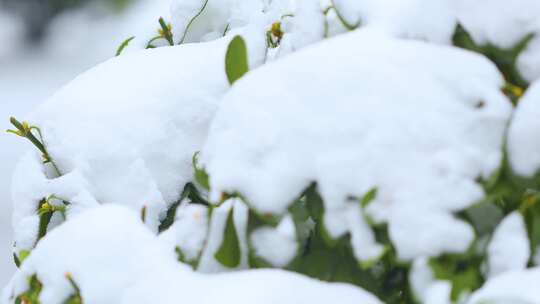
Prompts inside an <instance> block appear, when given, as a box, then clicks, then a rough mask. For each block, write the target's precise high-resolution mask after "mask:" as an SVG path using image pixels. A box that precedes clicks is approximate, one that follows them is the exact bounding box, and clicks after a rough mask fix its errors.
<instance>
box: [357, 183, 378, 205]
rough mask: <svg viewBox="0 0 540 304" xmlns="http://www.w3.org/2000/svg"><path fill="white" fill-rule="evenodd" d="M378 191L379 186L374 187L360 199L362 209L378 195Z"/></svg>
mask: <svg viewBox="0 0 540 304" xmlns="http://www.w3.org/2000/svg"><path fill="white" fill-rule="evenodd" d="M377 191H378V190H377V188H372V189H371V190H369V191H368V192H367V193H366V194H365V195H364V197H362V199H361V200H360V206H361V207H362V209H365V208H366V207H367V206H368V205H369V204H370V203H371V202H372V201H373V200H374V199H375V198H376V197H377Z"/></svg>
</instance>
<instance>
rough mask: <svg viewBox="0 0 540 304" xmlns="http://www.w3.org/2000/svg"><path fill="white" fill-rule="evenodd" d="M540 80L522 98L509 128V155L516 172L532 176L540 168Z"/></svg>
mask: <svg viewBox="0 0 540 304" xmlns="http://www.w3.org/2000/svg"><path fill="white" fill-rule="evenodd" d="M538 117H540V80H539V81H536V82H535V83H533V84H532V85H531V86H530V87H529V89H528V90H527V92H526V93H525V96H523V97H522V98H521V100H520V101H519V104H518V106H517V109H516V111H515V113H514V117H513V119H512V122H511V124H510V129H509V130H508V156H509V159H510V164H511V166H512V169H513V170H514V172H516V173H517V174H519V175H522V176H525V177H532V176H533V175H534V174H536V173H537V172H538V171H539V170H540V120H539V119H538Z"/></svg>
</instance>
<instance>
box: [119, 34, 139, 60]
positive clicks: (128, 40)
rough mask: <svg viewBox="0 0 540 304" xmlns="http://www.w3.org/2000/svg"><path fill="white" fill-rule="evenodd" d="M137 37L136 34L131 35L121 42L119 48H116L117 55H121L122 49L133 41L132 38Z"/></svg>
mask: <svg viewBox="0 0 540 304" xmlns="http://www.w3.org/2000/svg"><path fill="white" fill-rule="evenodd" d="M133 39H135V36H131V37H129V38H128V39H126V40H124V41H123V42H122V44H120V46H119V47H118V49H117V50H116V56H117V57H118V56H120V54H122V51H124V49H125V48H126V47H127V46H128V45H129V43H130V42H131V40H133Z"/></svg>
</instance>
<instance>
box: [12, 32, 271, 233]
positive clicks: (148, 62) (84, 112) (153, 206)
mask: <svg viewBox="0 0 540 304" xmlns="http://www.w3.org/2000/svg"><path fill="white" fill-rule="evenodd" d="M229 39H230V37H226V38H223V39H221V40H217V41H214V42H210V43H202V44H189V45H182V46H175V47H163V48H158V49H154V50H145V51H140V52H135V53H130V54H125V55H122V56H120V57H116V58H114V59H111V60H109V61H107V62H105V63H103V64H100V65H98V66H97V67H95V68H93V69H91V70H89V71H88V72H86V73H84V74H82V75H81V76H79V77H77V78H76V79H75V80H74V81H72V82H71V83H69V84H68V85H66V86H65V87H64V88H62V89H61V90H60V91H58V92H57V93H56V94H55V95H54V96H53V97H52V98H50V99H49V100H48V101H47V102H45V103H44V104H42V105H41V106H40V107H39V108H38V110H37V111H36V112H34V113H33V114H32V115H31V116H30V117H29V118H28V120H29V121H30V122H31V123H32V124H35V125H37V126H39V127H40V128H41V131H42V133H43V135H44V140H45V143H46V146H47V148H48V150H49V152H50V154H51V156H52V158H53V159H54V161H55V162H56V163H57V165H58V166H59V168H60V171H61V172H62V174H64V175H63V176H61V177H59V178H53V177H54V176H45V174H44V173H43V172H42V171H43V170H42V169H41V166H40V165H39V164H37V154H36V155H35V157H36V159H35V160H34V164H33V165H32V164H31V162H32V160H31V158H29V157H26V158H23V159H22V161H21V162H20V164H19V168H18V169H17V174H16V175H15V178H14V181H13V202H14V207H15V211H14V227H15V229H17V227H19V226H20V223H19V220H20V219H22V218H24V217H25V216H31V215H34V214H35V209H36V206H37V203H38V202H39V199H40V197H41V198H42V197H45V196H48V195H51V194H54V195H56V196H59V197H61V198H63V199H65V200H67V201H71V200H74V199H75V198H76V197H77V196H79V195H81V194H90V195H91V197H92V198H93V199H94V201H95V202H99V203H117V204H123V205H127V206H131V207H132V208H133V209H134V210H137V211H140V210H142V208H143V207H144V206H146V207H147V224H148V225H149V227H151V228H152V229H153V230H154V231H156V229H157V227H158V225H159V220H160V219H161V218H163V216H164V215H165V214H164V212H165V211H166V208H167V206H168V205H170V204H171V203H173V202H174V201H175V200H177V199H178V198H179V196H180V193H181V191H182V189H183V187H184V185H185V184H186V183H187V182H189V181H190V180H191V179H192V174H193V169H192V165H191V158H192V156H193V154H194V153H195V152H196V151H198V150H200V149H201V147H202V144H203V141H204V139H205V138H206V133H207V129H208V125H209V121H210V119H211V118H212V117H213V114H214V112H215V110H216V108H217V104H218V101H219V99H220V98H221V96H222V95H223V94H224V93H225V92H226V91H227V90H228V88H229V84H228V82H227V79H226V76H225V72H224V58H225V51H226V47H227V45H228V41H229ZM247 40H248V45H249V46H250V50H251V51H252V52H251V53H252V54H257V50H258V46H257V44H256V43H253V44H252V43H250V41H257V40H256V39H255V40H250V39H247ZM252 46H253V48H251V47H252ZM251 58H252V62H253V63H252V65H256V62H257V56H255V55H254V56H252V57H251ZM260 58H262V56H261V57H260ZM153 75H154V76H153ZM126 189H129V191H126ZM86 198H88V196H86ZM84 202H85V203H88V199H86V200H84ZM80 206H81V205H80V204H79V205H78V204H76V202H74V204H73V206H70V208H71V207H73V208H77V207H80ZM24 229H27V228H24ZM16 234H17V232H16Z"/></svg>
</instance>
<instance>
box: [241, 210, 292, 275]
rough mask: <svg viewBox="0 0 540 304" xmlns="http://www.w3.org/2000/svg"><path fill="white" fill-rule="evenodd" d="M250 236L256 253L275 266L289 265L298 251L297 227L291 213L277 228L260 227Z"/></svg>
mask: <svg viewBox="0 0 540 304" xmlns="http://www.w3.org/2000/svg"><path fill="white" fill-rule="evenodd" d="M250 237H251V244H252V246H253V249H254V251H255V252H254V253H255V254H256V255H258V256H259V257H261V258H263V259H264V260H265V261H267V262H269V263H270V264H272V265H273V266H275V267H285V266H287V265H288V264H289V263H290V262H291V261H292V259H293V258H294V257H295V256H296V253H297V251H298V243H297V240H296V229H295V227H294V222H293V220H292V217H291V216H290V215H288V216H285V217H284V218H283V219H282V220H281V222H280V223H279V225H278V226H277V227H276V228H272V227H261V228H258V229H256V230H255V231H253V232H252V233H251V236H250Z"/></svg>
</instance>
